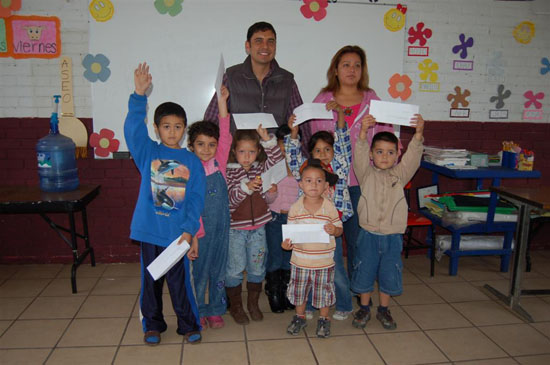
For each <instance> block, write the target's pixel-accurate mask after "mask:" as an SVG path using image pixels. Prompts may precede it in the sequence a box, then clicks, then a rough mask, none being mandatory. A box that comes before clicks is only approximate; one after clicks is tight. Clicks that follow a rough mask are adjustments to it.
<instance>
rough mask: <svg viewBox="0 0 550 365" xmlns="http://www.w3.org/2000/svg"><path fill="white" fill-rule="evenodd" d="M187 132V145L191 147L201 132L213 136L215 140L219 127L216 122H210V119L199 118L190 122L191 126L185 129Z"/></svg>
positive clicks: (218, 135) (218, 137) (218, 134)
mask: <svg viewBox="0 0 550 365" xmlns="http://www.w3.org/2000/svg"><path fill="white" fill-rule="evenodd" d="M187 134H188V135H189V139H188V141H187V145H188V146H189V147H192V146H193V143H195V140H196V139H197V137H198V136H200V135H201V134H202V135H205V136H208V137H212V138H215V139H216V141H218V140H219V139H220V127H218V125H217V124H215V123H212V122H211V121H208V120H200V121H198V122H195V123H193V124H191V126H189V130H188V131H187Z"/></svg>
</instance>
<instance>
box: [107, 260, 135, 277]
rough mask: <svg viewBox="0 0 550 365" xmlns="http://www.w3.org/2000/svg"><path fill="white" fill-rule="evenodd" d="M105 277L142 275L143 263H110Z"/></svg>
mask: <svg viewBox="0 0 550 365" xmlns="http://www.w3.org/2000/svg"><path fill="white" fill-rule="evenodd" d="M103 276H104V277H108V278H112V277H120V276H134V277H141V264H140V263H132V264H110V265H106V269H105V271H104V272H103Z"/></svg>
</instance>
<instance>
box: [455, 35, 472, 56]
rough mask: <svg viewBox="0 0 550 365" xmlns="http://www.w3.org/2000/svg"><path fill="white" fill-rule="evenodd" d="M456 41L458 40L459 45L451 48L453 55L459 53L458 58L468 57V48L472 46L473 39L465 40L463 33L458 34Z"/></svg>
mask: <svg viewBox="0 0 550 365" xmlns="http://www.w3.org/2000/svg"><path fill="white" fill-rule="evenodd" d="M458 39H459V40H460V44H457V45H456V46H454V47H453V53H458V52H460V55H459V56H460V58H462V59H465V58H466V57H468V47H472V46H473V45H474V39H473V38H472V37H470V38H468V40H466V36H465V35H464V33H460V35H459V36H458Z"/></svg>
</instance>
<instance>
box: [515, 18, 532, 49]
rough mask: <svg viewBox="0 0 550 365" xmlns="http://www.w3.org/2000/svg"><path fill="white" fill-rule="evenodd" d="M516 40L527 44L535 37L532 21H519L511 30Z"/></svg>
mask: <svg viewBox="0 0 550 365" xmlns="http://www.w3.org/2000/svg"><path fill="white" fill-rule="evenodd" d="M512 34H513V35H514V38H515V39H516V41H518V42H519V43H522V44H528V43H530V42H531V40H532V39H533V37H535V24H534V23H532V22H527V21H525V22H521V23H519V24H518V25H516V27H515V28H514V30H513V31H512Z"/></svg>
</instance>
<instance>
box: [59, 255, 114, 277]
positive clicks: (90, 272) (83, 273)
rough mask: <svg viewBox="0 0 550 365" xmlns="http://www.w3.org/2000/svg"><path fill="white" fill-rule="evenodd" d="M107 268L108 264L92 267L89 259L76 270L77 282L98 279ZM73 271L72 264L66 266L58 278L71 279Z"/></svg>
mask: <svg viewBox="0 0 550 365" xmlns="http://www.w3.org/2000/svg"><path fill="white" fill-rule="evenodd" d="M107 266H108V265H106V264H98V263H96V264H95V266H92V265H91V264H90V262H89V260H88V259H87V260H86V261H84V263H83V264H81V265H80V266H79V267H78V268H77V269H76V281H77V282H78V279H80V278H98V277H100V276H101V275H102V274H103V272H104V271H105V269H107ZM71 270H72V265H71V264H67V265H64V266H63V269H61V271H60V272H59V274H57V277H58V278H70V277H71Z"/></svg>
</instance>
